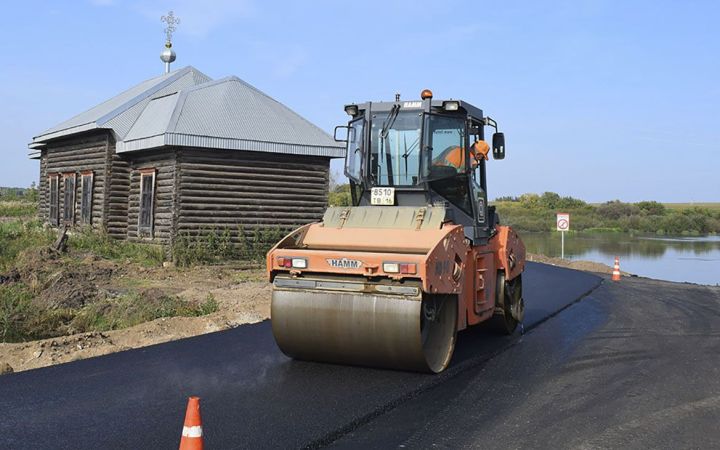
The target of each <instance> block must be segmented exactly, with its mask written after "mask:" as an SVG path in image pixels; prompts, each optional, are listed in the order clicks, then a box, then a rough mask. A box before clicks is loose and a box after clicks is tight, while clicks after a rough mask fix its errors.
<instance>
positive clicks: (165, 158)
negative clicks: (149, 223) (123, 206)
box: [127, 148, 176, 244]
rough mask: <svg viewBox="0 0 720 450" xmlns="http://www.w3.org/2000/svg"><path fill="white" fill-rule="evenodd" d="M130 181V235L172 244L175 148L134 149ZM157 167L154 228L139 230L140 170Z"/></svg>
mask: <svg viewBox="0 0 720 450" xmlns="http://www.w3.org/2000/svg"><path fill="white" fill-rule="evenodd" d="M128 163H129V170H130V185H129V196H128V208H127V237H128V239H129V240H131V241H136V242H140V241H141V242H153V243H159V244H160V243H162V244H169V243H171V240H172V236H173V226H174V220H173V215H174V199H175V165H176V158H175V150H174V149H172V148H170V149H163V150H158V151H150V152H142V153H139V152H138V153H133V154H132V157H131V159H128ZM150 168H154V169H155V170H156V173H155V195H154V198H153V232H152V235H150V236H145V235H141V234H140V233H139V230H138V221H139V219H140V171H141V170H143V169H150Z"/></svg>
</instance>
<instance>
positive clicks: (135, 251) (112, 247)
mask: <svg viewBox="0 0 720 450" xmlns="http://www.w3.org/2000/svg"><path fill="white" fill-rule="evenodd" d="M68 247H69V248H70V249H72V250H78V251H86V252H90V253H93V254H95V255H97V256H100V257H102V258H106V259H110V260H115V261H123V262H134V263H137V264H140V265H143V266H147V267H153V266H159V265H162V263H163V261H164V259H165V251H164V250H163V247H162V246H160V245H152V244H138V243H134V242H128V241H123V240H118V239H113V238H111V237H110V236H108V234H107V233H105V232H103V231H99V230H93V229H90V228H85V229H83V230H81V231H79V232H73V233H72V234H71V235H70V236H69V238H68Z"/></svg>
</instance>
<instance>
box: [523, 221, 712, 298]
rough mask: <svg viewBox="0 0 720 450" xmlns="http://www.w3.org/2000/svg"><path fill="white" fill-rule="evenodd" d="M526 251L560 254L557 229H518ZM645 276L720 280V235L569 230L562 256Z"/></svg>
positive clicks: (691, 280)
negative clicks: (616, 266)
mask: <svg viewBox="0 0 720 450" xmlns="http://www.w3.org/2000/svg"><path fill="white" fill-rule="evenodd" d="M520 235H521V237H522V239H523V241H524V242H525V246H526V248H527V251H528V252H530V253H538V254H542V255H546V256H555V257H559V256H560V233H559V232H554V233H520ZM615 256H618V257H620V269H621V270H623V271H625V272H630V273H633V274H637V275H640V276H644V277H649V278H656V279H660V280H669V281H680V282H683V281H687V282H690V283H698V284H710V285H717V284H720V236H699V237H686V236H655V235H650V236H646V235H638V234H629V233H580V232H578V233H572V234H570V233H568V234H566V235H565V258H567V259H572V260H585V261H595V262H600V263H604V264H607V265H609V266H612V265H613V262H614V259H615Z"/></svg>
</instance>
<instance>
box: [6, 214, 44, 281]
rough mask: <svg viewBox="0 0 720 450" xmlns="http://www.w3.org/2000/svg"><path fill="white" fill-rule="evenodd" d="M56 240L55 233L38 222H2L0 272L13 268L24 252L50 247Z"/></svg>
mask: <svg viewBox="0 0 720 450" xmlns="http://www.w3.org/2000/svg"><path fill="white" fill-rule="evenodd" d="M54 240H55V233H54V232H52V231H50V230H47V229H45V228H44V227H43V225H42V223H41V222H40V221H38V220H30V221H24V220H13V221H10V222H0V271H5V270H8V268H9V267H11V266H13V265H14V263H15V261H16V259H17V257H18V255H19V254H20V253H21V252H22V251H24V250H26V249H30V248H37V247H45V246H48V245H50V244H52V242H53V241H54Z"/></svg>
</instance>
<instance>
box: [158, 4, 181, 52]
mask: <svg viewBox="0 0 720 450" xmlns="http://www.w3.org/2000/svg"><path fill="white" fill-rule="evenodd" d="M160 21H161V22H165V23H166V24H167V27H166V28H165V36H167V43H168V44H171V43H172V35H173V33H174V32H175V25H179V24H180V18H179V17H175V13H174V12H172V11H169V12H168V15H167V16H162V17H160Z"/></svg>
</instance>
